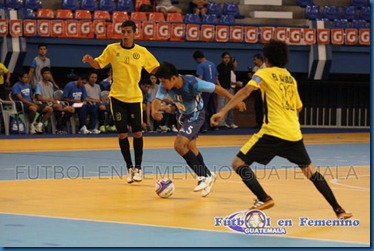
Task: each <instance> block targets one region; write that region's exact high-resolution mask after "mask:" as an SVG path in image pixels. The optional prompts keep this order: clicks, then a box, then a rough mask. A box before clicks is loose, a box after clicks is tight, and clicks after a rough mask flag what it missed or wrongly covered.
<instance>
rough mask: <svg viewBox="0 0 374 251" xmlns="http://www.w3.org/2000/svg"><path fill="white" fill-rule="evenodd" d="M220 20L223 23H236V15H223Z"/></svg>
mask: <svg viewBox="0 0 374 251" xmlns="http://www.w3.org/2000/svg"><path fill="white" fill-rule="evenodd" d="M219 22H220V23H221V24H229V25H230V24H235V17H234V16H233V15H222V16H221V18H220V20H219Z"/></svg>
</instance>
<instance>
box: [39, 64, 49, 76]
mask: <svg viewBox="0 0 374 251" xmlns="http://www.w3.org/2000/svg"><path fill="white" fill-rule="evenodd" d="M46 71H51V69H50V68H49V67H48V66H45V67H43V68H42V69H41V70H40V74H42V75H43V73H44V72H46Z"/></svg>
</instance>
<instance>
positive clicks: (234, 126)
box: [230, 124, 239, 129]
mask: <svg viewBox="0 0 374 251" xmlns="http://www.w3.org/2000/svg"><path fill="white" fill-rule="evenodd" d="M230 127H231V128H232V129H236V128H238V127H239V126H237V125H235V124H232V125H230Z"/></svg>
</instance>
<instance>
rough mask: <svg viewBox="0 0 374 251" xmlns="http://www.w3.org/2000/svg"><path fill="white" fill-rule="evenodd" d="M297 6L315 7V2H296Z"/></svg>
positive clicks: (307, 0) (302, 0) (309, 0)
mask: <svg viewBox="0 0 374 251" xmlns="http://www.w3.org/2000/svg"><path fill="white" fill-rule="evenodd" d="M296 4H297V5H298V6H300V7H306V6H308V5H309V6H311V5H314V1H313V0H296Z"/></svg>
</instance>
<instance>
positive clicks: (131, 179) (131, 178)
mask: <svg viewBox="0 0 374 251" xmlns="http://www.w3.org/2000/svg"><path fill="white" fill-rule="evenodd" d="M126 181H127V183H129V184H130V183H133V182H134V168H128V169H127V178H126Z"/></svg>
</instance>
